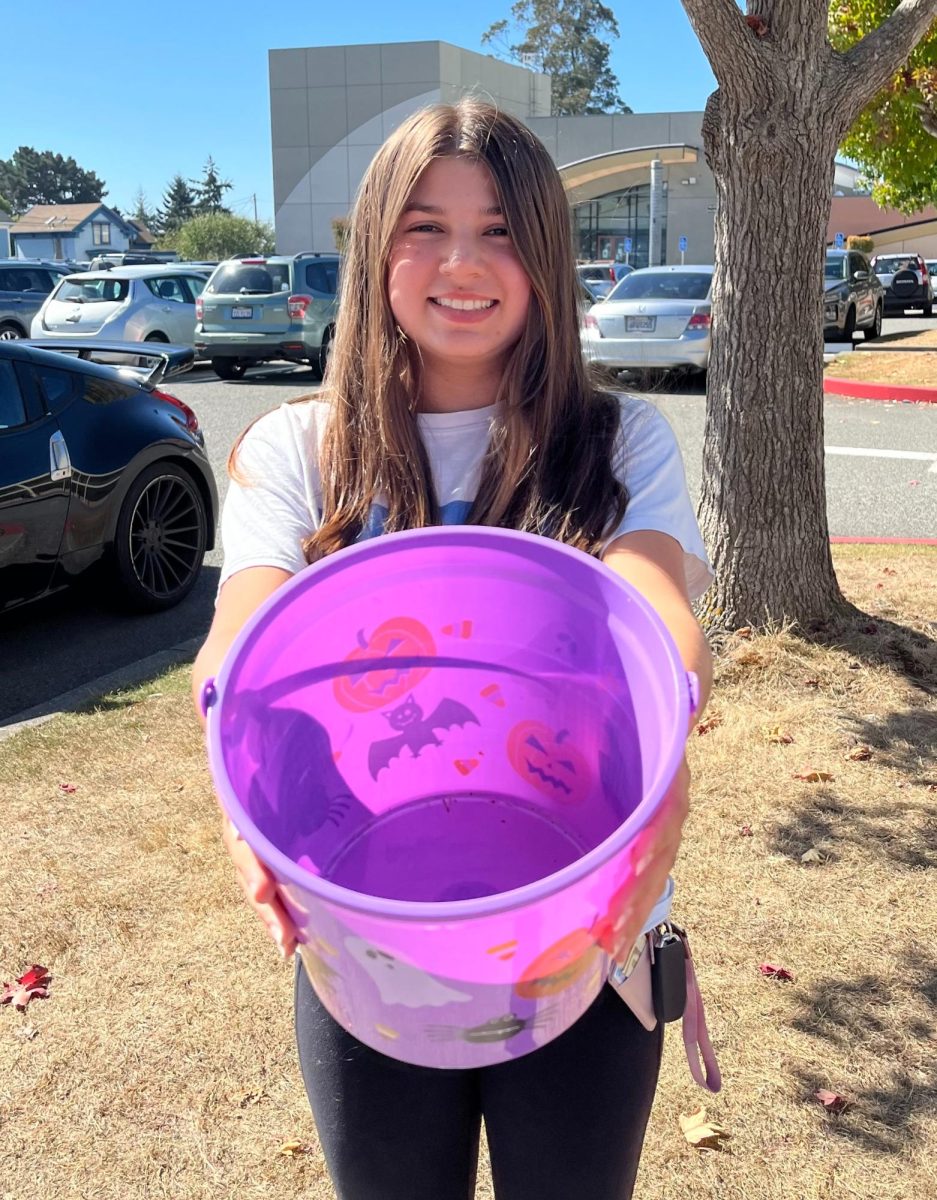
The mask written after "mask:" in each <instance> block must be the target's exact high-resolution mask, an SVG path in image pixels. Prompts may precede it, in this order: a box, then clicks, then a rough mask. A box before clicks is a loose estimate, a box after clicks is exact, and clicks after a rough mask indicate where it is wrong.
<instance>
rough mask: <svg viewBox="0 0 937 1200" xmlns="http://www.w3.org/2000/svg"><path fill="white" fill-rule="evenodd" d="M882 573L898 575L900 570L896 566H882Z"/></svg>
mask: <svg viewBox="0 0 937 1200" xmlns="http://www.w3.org/2000/svg"><path fill="white" fill-rule="evenodd" d="M882 574H883V575H897V574H898V572H897V571H896V570H895V568H894V567H882Z"/></svg>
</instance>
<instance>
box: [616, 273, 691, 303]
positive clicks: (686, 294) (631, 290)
mask: <svg viewBox="0 0 937 1200" xmlns="http://www.w3.org/2000/svg"><path fill="white" fill-rule="evenodd" d="M712 281H713V277H712V275H711V274H708V273H706V274H704V273H703V272H702V271H634V272H633V273H632V274H631V275H626V276H625V277H624V279H622V280H620V281H619V282H618V283H617V284H616V286H615V287H614V288H613V289H612V291H610V292H609V294H608V300H607V301H606V303H608V302H609V301H611V300H705V299H706V297H707V296H708V295H709V289H710V288H711V287H712Z"/></svg>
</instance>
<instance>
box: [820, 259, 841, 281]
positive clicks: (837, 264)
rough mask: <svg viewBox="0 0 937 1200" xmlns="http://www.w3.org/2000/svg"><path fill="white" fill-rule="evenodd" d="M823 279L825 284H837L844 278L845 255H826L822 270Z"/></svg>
mask: <svg viewBox="0 0 937 1200" xmlns="http://www.w3.org/2000/svg"><path fill="white" fill-rule="evenodd" d="M823 278H824V279H825V280H826V282H827V283H839V282H840V280H841V279H845V278H846V256H845V254H828V255H827V256H826V264H825V266H824V268H823Z"/></svg>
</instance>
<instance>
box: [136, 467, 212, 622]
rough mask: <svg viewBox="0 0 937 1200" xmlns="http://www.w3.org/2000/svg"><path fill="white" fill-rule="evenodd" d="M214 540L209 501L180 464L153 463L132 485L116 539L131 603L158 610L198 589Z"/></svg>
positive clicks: (137, 608)
mask: <svg viewBox="0 0 937 1200" xmlns="http://www.w3.org/2000/svg"><path fill="white" fill-rule="evenodd" d="M207 541H208V517H207V515H206V512H205V503H204V501H203V500H202V496H201V493H200V492H199V490H198V487H197V486H196V484H195V481H194V480H193V479H192V477H191V476H190V475H189V473H188V472H187V471H186V470H185V469H184V468H183V467H180V466H178V465H177V464H176V463H170V462H166V463H153V465H152V466H149V467H147V468H146V469H145V470H143V471H141V472H140V474H139V475H138V476H137V478H136V479H135V480H134V481H133V483H132V484H131V485H130V490H129V491H128V493H127V495H126V497H125V498H124V503H123V505H122V506H121V510H120V515H119V516H118V518H117V533H116V535H115V539H114V563H115V575H116V582H117V584H118V587H119V588H120V592H121V596H122V599H123V600H124V602H125V603H126V605H128V606H129V607H131V608H134V609H136V610H137V611H140V612H157V611H159V610H160V609H164V608H171V607H172V605H174V604H178V603H179V601H180V600H182V599H183V598H184V597H185V596H187V595H188V593H189V592H190V591H191V590H192V587H193V586H194V584H195V581H196V579H198V574H199V571H200V570H201V567H202V559H203V558H204V556H205V546H206V543H207Z"/></svg>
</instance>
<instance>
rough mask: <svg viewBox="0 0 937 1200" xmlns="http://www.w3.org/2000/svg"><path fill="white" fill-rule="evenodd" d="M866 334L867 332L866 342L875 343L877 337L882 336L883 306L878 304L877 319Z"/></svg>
mask: <svg viewBox="0 0 937 1200" xmlns="http://www.w3.org/2000/svg"><path fill="white" fill-rule="evenodd" d="M864 332H865V340H866V341H867V342H874V341H875V339H876V338H877V337H881V336H882V306H881V304H876V306H875V317H874V319H873V321H872V324H871V325H870V326H869V328H868V329H866V330H865V331H864Z"/></svg>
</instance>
